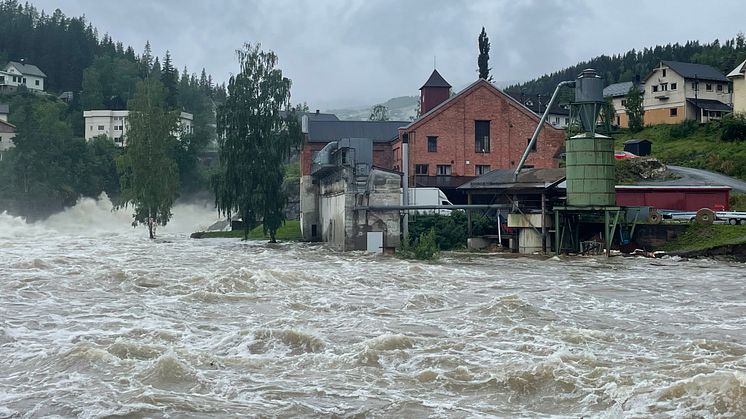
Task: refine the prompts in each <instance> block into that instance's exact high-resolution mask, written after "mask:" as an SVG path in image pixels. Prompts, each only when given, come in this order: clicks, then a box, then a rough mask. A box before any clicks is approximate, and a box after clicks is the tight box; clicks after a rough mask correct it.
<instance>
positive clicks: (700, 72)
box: [661, 61, 728, 81]
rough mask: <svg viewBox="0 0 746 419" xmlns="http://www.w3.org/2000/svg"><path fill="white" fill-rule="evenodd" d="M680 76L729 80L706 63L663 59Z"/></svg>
mask: <svg viewBox="0 0 746 419" xmlns="http://www.w3.org/2000/svg"><path fill="white" fill-rule="evenodd" d="M661 64H663V65H667V66H668V67H669V68H671V70H673V71H675V72H677V73H679V75H680V76H682V77H685V78H688V79H699V80H714V81H728V79H727V78H725V76H724V75H723V73H721V72H720V70H718V69H717V68H715V67H713V66H711V65H706V64H695V63H682V62H679V61H661Z"/></svg>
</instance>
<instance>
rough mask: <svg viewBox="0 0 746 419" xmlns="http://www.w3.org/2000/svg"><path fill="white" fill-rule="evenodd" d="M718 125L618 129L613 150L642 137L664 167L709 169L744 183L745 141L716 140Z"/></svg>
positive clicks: (714, 123)
mask: <svg viewBox="0 0 746 419" xmlns="http://www.w3.org/2000/svg"><path fill="white" fill-rule="evenodd" d="M720 134H721V127H720V123H719V122H711V123H707V124H704V125H697V124H688V125H683V124H678V125H655V126H649V127H646V128H645V129H643V130H642V131H640V132H636V133H632V132H629V131H628V130H621V131H619V132H616V133H614V134H612V136H613V137H614V140H615V146H616V149H617V150H622V149H623V148H624V142H625V141H627V140H630V139H635V138H644V139H648V140H650V141H652V143H653V156H654V157H656V158H658V159H660V160H661V161H663V162H664V163H666V164H673V165H678V166H687V167H695V168H699V169H706V170H712V171H715V172H719V173H723V174H725V175H728V176H733V177H737V178H740V179H744V180H746V141H744V140H746V139H742V140H741V141H724V140H721V139H720Z"/></svg>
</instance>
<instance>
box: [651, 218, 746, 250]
mask: <svg viewBox="0 0 746 419" xmlns="http://www.w3.org/2000/svg"><path fill="white" fill-rule="evenodd" d="M736 244H746V225H743V224H742V225H729V224H710V225H702V224H696V223H695V224H691V225H690V226H689V228H687V230H686V232H685V233H684V234H682V235H680V236H679V237H677V238H676V239H674V240H673V241H671V242H669V243H668V244H666V245H665V246H664V247H663V250H665V251H667V252H677V253H687V252H697V251H702V250H707V249H712V248H715V247H720V246H729V245H736Z"/></svg>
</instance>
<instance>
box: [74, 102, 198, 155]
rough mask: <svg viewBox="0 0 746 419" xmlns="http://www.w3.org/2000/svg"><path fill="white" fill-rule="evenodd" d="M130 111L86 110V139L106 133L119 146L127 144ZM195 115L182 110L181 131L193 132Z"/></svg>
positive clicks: (84, 115) (180, 117)
mask: <svg viewBox="0 0 746 419" xmlns="http://www.w3.org/2000/svg"><path fill="white" fill-rule="evenodd" d="M129 113H130V112H129V111H114V110H98V111H85V112H83V117H84V118H85V139H86V141H90V140H91V139H93V138H94V137H97V136H99V135H106V136H107V137H109V138H111V139H112V140H114V144H116V145H118V146H119V147H124V146H125V145H127V116H129ZM193 119H194V116H193V115H192V114H190V113H186V112H182V113H181V114H179V132H177V133H176V136H177V137H178V136H179V135H180V134H181V133H182V132H185V133H189V134H191V133H192V132H193V127H192V120H193Z"/></svg>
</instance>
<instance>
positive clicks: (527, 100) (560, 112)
mask: <svg viewBox="0 0 746 419" xmlns="http://www.w3.org/2000/svg"><path fill="white" fill-rule="evenodd" d="M505 93H507V94H509V95H510V96H511V97H513V98H514V99H516V100H518V101H519V102H521V103H522V104H523V105H524V106H525V107H527V108H529V109H531V112H533V113H535V114H537V115H539V117H541V116H542V115H544V112H546V110H547V102H549V99H550V96H541V95H536V97H535V98H534V97H526V96H524V95H522V94H519V95H514V94H510V93H508V92H505ZM547 122H549V123H550V124H551V125H552V126H553V127H555V128H563V129H564V128H567V126H568V125H570V104H568V103H555V104H554V105H552V108H551V109H550V110H549V113H548V114H547Z"/></svg>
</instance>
